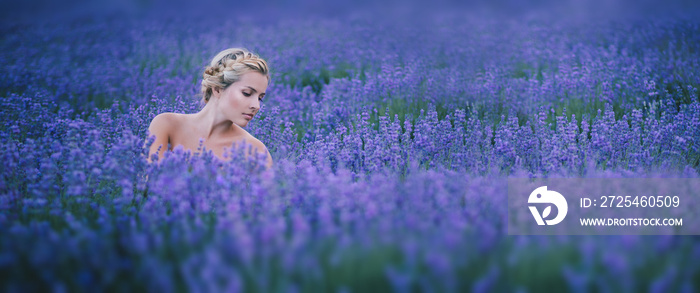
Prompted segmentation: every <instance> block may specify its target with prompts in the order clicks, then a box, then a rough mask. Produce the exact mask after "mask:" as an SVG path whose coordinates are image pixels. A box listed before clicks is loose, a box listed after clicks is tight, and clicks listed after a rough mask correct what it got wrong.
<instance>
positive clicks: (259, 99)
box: [243, 92, 263, 102]
mask: <svg viewBox="0 0 700 293" xmlns="http://www.w3.org/2000/svg"><path fill="white" fill-rule="evenodd" d="M243 95H244V96H246V97H250V94H249V93H246V92H243ZM262 100H263V98H258V101H260V102H262Z"/></svg>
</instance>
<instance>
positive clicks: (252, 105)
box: [250, 99, 260, 111]
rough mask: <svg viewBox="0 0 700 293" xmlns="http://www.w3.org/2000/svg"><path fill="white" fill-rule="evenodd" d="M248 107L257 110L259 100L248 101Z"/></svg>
mask: <svg viewBox="0 0 700 293" xmlns="http://www.w3.org/2000/svg"><path fill="white" fill-rule="evenodd" d="M250 109H253V110H256V111H257V110H258V109H260V101H258V99H255V101H253V102H252V103H250Z"/></svg>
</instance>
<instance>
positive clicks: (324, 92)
mask: <svg viewBox="0 0 700 293" xmlns="http://www.w3.org/2000/svg"><path fill="white" fill-rule="evenodd" d="M270 19H274V21H272V20H271V21H260V20H257V19H256V18H254V17H251V15H240V16H236V17H234V16H229V17H210V18H198V17H194V16H181V15H171V14H163V15H159V16H158V17H154V16H153V15H146V16H143V15H136V16H130V17H122V16H120V15H118V14H115V15H110V14H95V15H93V16H85V15H83V16H65V17H55V18H51V19H46V20H43V21H38V20H33V21H26V20H16V21H8V20H5V21H3V22H2V27H1V30H2V37H1V38H0V48H1V49H2V50H1V53H0V66H1V68H2V71H1V72H0V112H1V113H2V114H1V115H0V119H1V121H0V139H1V140H0V141H1V142H2V144H0V159H1V160H2V165H3V166H2V168H1V170H2V171H1V174H2V176H1V177H0V291H3V292H35V291H38V292H48V291H50V292H66V291H69V292H73V291H86V292H101V291H119V292H135V291H154V292H173V291H175V292H190V291H193V292H387V291H396V292H464V291H467V292H468V291H473V292H541V291H546V292H566V291H570V292H697V291H698V290H700V238H698V237H697V236H674V235H659V236H629V235H628V236H574V235H567V236H517V235H516V236H513V235H508V233H507V215H506V212H507V198H506V197H507V194H506V192H507V187H506V180H507V178H510V177H531V178H534V177H581V178H587V177H636V178H641V177H684V178H686V177H687V178H698V177H700V175H698V170H700V95H699V94H698V87H700V21H698V20H697V18H695V19H694V18H692V17H685V18H684V17H662V16H658V17H648V16H645V17H638V18H624V19H618V20H615V19H601V20H598V21H578V20H571V19H567V18H566V17H555V16H552V15H546V14H531V15H521V16H518V17H512V18H496V17H491V16H488V15H479V14H469V13H468V12H462V11H454V10H453V11H443V12H441V13H429V14H425V15H422V18H421V19H420V21H415V19H414V21H395V20H392V19H391V18H378V17H373V16H372V15H371V14H362V13H356V14H351V13H348V14H345V15H334V16H332V17H330V16H327V17H323V16H319V15H316V16H313V17H312V16H309V17H292V16H290V17H287V18H284V17H274V18H273V17H271V18H270ZM234 46H243V47H246V48H248V49H250V50H251V51H253V52H255V53H257V54H258V55H260V56H261V57H262V58H265V59H266V60H267V61H268V64H269V65H270V68H271V72H272V74H271V77H272V82H271V84H270V86H269V87H268V88H267V95H266V98H265V100H264V104H263V106H262V108H261V111H260V114H259V115H257V116H256V118H255V120H253V121H251V123H250V124H249V125H248V127H247V131H248V132H250V133H251V134H253V135H254V136H255V137H257V138H258V139H260V140H261V141H262V142H263V143H265V145H266V146H267V147H268V149H269V151H270V153H271V155H272V157H273V160H274V162H275V164H274V167H273V168H272V170H264V169H263V168H260V167H259V166H260V162H256V161H255V160H247V159H245V158H244V156H243V154H242V153H241V152H231V153H230V154H229V155H230V156H231V157H232V159H231V160H230V161H228V162H221V161H219V160H217V159H216V157H214V156H213V155H212V154H211V153H206V152H204V153H202V152H196V153H192V152H184V151H182V150H179V151H174V152H168V153H166V157H165V158H164V159H163V160H162V161H161V162H160V164H148V162H147V154H148V148H147V146H148V145H150V143H151V142H152V139H149V138H148V136H147V128H148V126H149V123H150V121H151V120H152V119H153V117H155V115H157V114H159V113H163V112H178V113H195V112H197V111H198V110H199V109H200V104H199V99H198V97H197V96H196V94H197V93H198V90H199V88H200V82H201V78H202V71H203V68H204V65H205V64H206V63H207V62H208V61H209V60H210V58H211V57H212V56H214V54H216V53H217V52H219V51H220V50H222V49H225V48H229V47H234ZM696 195H697V196H699V197H700V193H698V194H696Z"/></svg>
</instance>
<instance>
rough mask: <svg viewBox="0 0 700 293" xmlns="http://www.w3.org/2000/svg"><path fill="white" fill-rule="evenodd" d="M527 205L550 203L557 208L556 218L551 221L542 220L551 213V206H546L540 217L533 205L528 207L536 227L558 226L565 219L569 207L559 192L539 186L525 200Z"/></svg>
mask: <svg viewBox="0 0 700 293" xmlns="http://www.w3.org/2000/svg"><path fill="white" fill-rule="evenodd" d="M527 203H550V204H554V205H555V206H556V207H557V216H556V217H554V219H551V220H544V218H546V217H547V216H549V214H550V213H551V212H552V206H547V207H546V208H545V209H544V211H542V216H540V212H539V211H537V208H536V207H535V206H534V205H531V206H529V208H530V212H532V216H533V217H535V221H537V225H544V224H545V223H547V225H550V226H551V225H556V224H559V223H560V222H561V221H562V220H564V217H566V212H567V211H568V210H569V205H568V204H567V203H566V199H565V198H564V196H562V195H561V194H560V193H559V192H556V191H553V190H547V186H541V187H538V188H537V189H535V191H533V192H532V193H530V197H529V198H528V199H527Z"/></svg>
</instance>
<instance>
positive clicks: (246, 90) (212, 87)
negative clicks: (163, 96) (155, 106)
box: [148, 48, 272, 168]
mask: <svg viewBox="0 0 700 293" xmlns="http://www.w3.org/2000/svg"><path fill="white" fill-rule="evenodd" d="M203 77H204V78H203V80H202V90H201V91H202V96H203V97H202V98H203V102H204V103H205V105H204V107H203V108H202V110H200V111H199V112H198V113H195V114H177V113H162V114H159V115H158V116H156V117H155V118H153V121H151V125H150V126H149V127H148V131H149V133H150V134H149V135H155V137H156V139H155V141H154V142H153V144H152V145H151V147H150V149H149V154H148V161H149V162H151V156H152V155H153V154H157V155H158V158H159V159H161V158H162V157H163V153H164V152H165V149H166V148H168V143H170V145H171V147H170V149H168V150H172V149H173V148H175V147H177V146H179V145H181V146H182V147H184V148H185V149H186V150H191V151H192V152H194V151H195V150H197V148H199V144H200V140H203V147H204V148H205V149H207V150H211V151H212V152H213V153H214V155H216V156H217V157H219V158H220V159H222V160H224V158H223V155H224V153H225V152H227V150H228V149H229V148H230V147H232V146H240V145H242V143H245V145H248V146H252V148H253V150H254V151H255V152H257V153H259V154H264V155H265V156H267V159H266V160H267V167H268V168H269V167H271V166H272V157H271V156H270V153H269V152H268V150H267V148H266V147H265V145H264V144H263V143H262V142H260V141H259V140H258V139H256V138H255V137H253V136H252V135H250V133H248V132H247V131H245V130H244V129H243V127H245V126H246V125H248V122H250V120H252V119H253V117H255V115H256V114H257V112H258V110H260V102H261V101H262V99H263V97H264V96H265V91H266V90H267V86H268V84H269V83H270V75H269V71H268V67H267V63H266V62H265V60H263V59H262V58H260V57H258V56H257V55H255V54H253V53H251V52H248V51H247V50H245V49H240V48H231V49H226V50H224V51H221V52H220V53H219V54H217V55H216V56H215V57H214V59H212V60H211V63H210V64H209V66H207V67H206V69H205V70H204V75H203Z"/></svg>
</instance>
